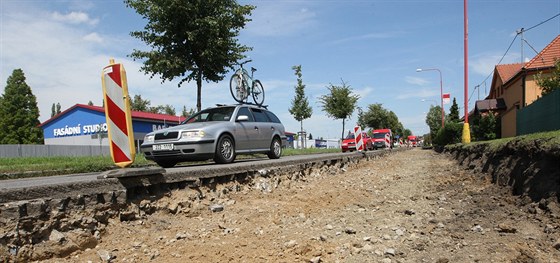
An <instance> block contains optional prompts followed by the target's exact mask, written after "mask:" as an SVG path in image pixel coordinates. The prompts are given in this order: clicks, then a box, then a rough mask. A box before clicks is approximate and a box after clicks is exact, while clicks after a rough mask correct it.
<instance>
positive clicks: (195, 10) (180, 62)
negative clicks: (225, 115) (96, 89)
mask: <svg viewBox="0 0 560 263" xmlns="http://www.w3.org/2000/svg"><path fill="white" fill-rule="evenodd" d="M125 3H126V5H127V6H128V7H131V8H133V9H135V10H136V12H137V13H138V14H140V15H142V17H143V18H144V19H147V20H148V22H147V24H146V26H145V27H144V30H143V31H133V32H131V33H130V34H131V36H133V37H135V38H138V39H140V40H142V41H143V42H145V43H146V44H147V45H148V46H149V47H151V49H152V50H150V51H142V50H137V49H135V50H134V51H133V52H132V54H131V55H130V56H131V57H132V58H134V59H141V60H144V65H143V66H142V68H141V69H142V70H143V71H144V72H146V73H148V74H151V77H153V76H154V75H159V76H160V77H161V79H162V81H171V80H173V79H175V78H179V79H180V82H179V86H181V84H182V83H184V82H189V81H193V80H194V81H196V85H197V104H196V107H197V109H198V110H199V111H200V109H201V107H202V106H201V93H202V81H203V80H205V81H212V82H218V81H220V80H222V79H223V78H224V76H225V74H226V73H227V70H228V68H233V66H234V65H235V63H236V62H237V61H238V60H240V59H243V58H244V57H245V55H243V53H245V52H247V51H249V50H250V49H251V48H250V47H247V46H244V45H241V44H239V43H238V40H237V37H238V35H239V31H240V30H241V29H242V28H243V27H245V24H246V23H247V22H248V21H250V19H249V18H247V16H250V15H251V11H252V10H253V9H254V8H255V7H254V6H251V5H239V4H238V3H237V1H233V0H125Z"/></svg>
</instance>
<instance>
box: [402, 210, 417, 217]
mask: <svg viewBox="0 0 560 263" xmlns="http://www.w3.org/2000/svg"><path fill="white" fill-rule="evenodd" d="M404 214H405V215H407V216H411V215H414V214H416V212H414V210H412V209H407V210H405V211H404Z"/></svg>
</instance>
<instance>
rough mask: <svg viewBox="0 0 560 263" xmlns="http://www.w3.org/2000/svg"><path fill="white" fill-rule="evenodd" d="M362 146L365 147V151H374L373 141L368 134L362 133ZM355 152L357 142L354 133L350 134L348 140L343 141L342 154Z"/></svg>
mask: <svg viewBox="0 0 560 263" xmlns="http://www.w3.org/2000/svg"><path fill="white" fill-rule="evenodd" d="M362 145H363V146H364V151H368V150H373V142H372V139H371V137H369V135H368V134H367V133H366V132H362ZM353 151H356V140H355V139H354V133H348V135H347V136H346V138H344V140H342V152H353Z"/></svg>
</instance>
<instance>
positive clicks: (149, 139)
mask: <svg viewBox="0 0 560 263" xmlns="http://www.w3.org/2000/svg"><path fill="white" fill-rule="evenodd" d="M154 137H155V136H154V135H153V134H151V135H150V134H148V135H146V136H144V142H145V143H152V142H154Z"/></svg>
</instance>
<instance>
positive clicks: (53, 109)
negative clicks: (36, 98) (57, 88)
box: [51, 102, 62, 118]
mask: <svg viewBox="0 0 560 263" xmlns="http://www.w3.org/2000/svg"><path fill="white" fill-rule="evenodd" d="M61 108H62V106H60V102H59V103H56V104H55V103H53V104H52V107H51V118H52V117H54V116H55V115H57V114H60V113H61Z"/></svg>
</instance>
